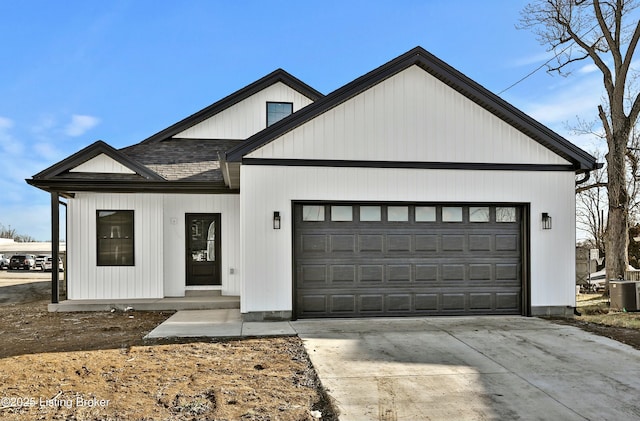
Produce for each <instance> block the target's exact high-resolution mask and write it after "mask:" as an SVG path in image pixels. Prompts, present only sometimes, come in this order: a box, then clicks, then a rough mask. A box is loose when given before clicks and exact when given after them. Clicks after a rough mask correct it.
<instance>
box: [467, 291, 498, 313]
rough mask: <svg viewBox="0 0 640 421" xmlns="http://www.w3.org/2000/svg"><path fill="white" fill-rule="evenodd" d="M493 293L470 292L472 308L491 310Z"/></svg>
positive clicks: (470, 306) (470, 305)
mask: <svg viewBox="0 0 640 421" xmlns="http://www.w3.org/2000/svg"><path fill="white" fill-rule="evenodd" d="M492 298H493V294H490V293H470V294H469V309H470V310H491V309H492V308H493V302H492V301H493V300H492Z"/></svg>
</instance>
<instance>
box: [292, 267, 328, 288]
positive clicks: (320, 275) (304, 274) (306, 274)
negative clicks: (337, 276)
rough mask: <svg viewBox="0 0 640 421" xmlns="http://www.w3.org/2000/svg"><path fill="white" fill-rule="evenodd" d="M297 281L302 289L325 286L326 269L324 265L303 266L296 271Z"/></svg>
mask: <svg viewBox="0 0 640 421" xmlns="http://www.w3.org/2000/svg"><path fill="white" fill-rule="evenodd" d="M298 272H299V273H298V280H299V282H300V283H301V286H302V287H306V286H310V285H317V284H325V283H326V282H327V268H326V266H325V265H303V266H300V270H299V271H298Z"/></svg>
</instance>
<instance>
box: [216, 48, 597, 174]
mask: <svg viewBox="0 0 640 421" xmlns="http://www.w3.org/2000/svg"><path fill="white" fill-rule="evenodd" d="M413 65H417V66H419V67H420V68H422V69H423V70H425V71H426V72H428V73H429V74H431V75H432V76H434V77H436V78H437V79H439V80H441V81H442V82H443V83H445V84H447V85H448V86H450V87H451V88H453V89H455V90H456V91H457V92H459V93H460V94H462V95H464V96H465V97H467V98H469V99H470V100H472V101H473V102H475V103H476V104H478V105H479V106H481V107H483V108H485V109H486V110H488V111H489V112H491V113H493V114H494V115H496V116H497V117H499V118H500V119H502V120H504V121H505V122H507V123H508V124H510V125H512V126H513V127H515V128H516V129H518V130H520V131H521V132H523V133H524V134H526V135H527V136H530V137H531V138H533V139H535V140H536V141H538V142H539V143H540V144H542V145H543V146H545V147H547V148H549V149H551V150H552V151H553V152H555V153H557V154H558V155H560V156H561V157H563V158H564V159H566V160H568V161H570V162H571V163H572V164H573V165H574V166H575V167H576V169H577V170H582V171H584V170H589V169H594V168H595V167H596V165H597V163H596V159H595V158H594V157H593V156H591V155H590V154H588V153H587V152H585V151H583V150H582V149H580V148H578V147H577V146H575V145H573V144H572V143H571V142H569V141H568V140H566V139H565V138H563V137H562V136H560V135H559V134H557V133H555V132H554V131H552V130H551V129H549V128H548V127H546V126H544V125H543V124H541V123H539V122H538V121H536V120H534V119H533V118H531V117H529V116H528V115H526V114H525V113H523V112H522V111H520V110H518V109H517V108H515V107H514V106H512V105H511V104H509V103H507V102H506V101H505V100H503V99H502V98H500V97H498V96H497V95H495V94H494V93H492V92H490V91H489V90H487V89H486V88H484V87H482V86H481V85H480V84H478V83H476V82H474V81H473V80H471V79H469V78H468V77H467V76H465V75H464V74H462V73H461V72H459V71H458V70H456V69H454V68H453V67H451V66H449V65H448V64H446V63H445V62H443V61H442V60H440V59H438V58H437V57H435V56H434V55H432V54H431V53H429V52H427V51H426V50H425V49H423V48H422V47H416V48H414V49H412V50H410V51H408V52H407V53H405V54H403V55H401V56H399V57H398V58H396V59H394V60H391V61H390V62H388V63H386V64H384V65H382V66H380V67H378V68H377V69H375V70H373V71H371V72H369V73H367V74H365V75H363V76H361V77H359V78H358V79H356V80H354V81H353V82H350V83H348V84H346V85H345V86H343V87H342V88H339V89H337V90H335V91H334V92H332V93H330V94H328V95H327V96H325V97H324V98H322V99H320V100H318V101H316V102H315V103H313V104H310V105H308V106H307V107H305V108H303V109H301V110H299V111H298V112H296V113H294V114H293V115H291V116H290V117H289V118H287V119H284V120H281V121H280V122H279V123H277V124H274V125H273V126H271V127H269V128H267V129H265V130H262V131H261V132H259V133H256V134H255V135H253V136H251V137H250V138H249V139H247V141H246V142H244V143H243V144H242V145H239V146H237V147H235V148H233V149H231V150H229V151H228V152H227V154H226V159H227V161H236V162H237V161H242V159H243V157H244V156H245V155H247V154H249V153H251V152H252V151H254V150H256V149H258V148H259V147H261V146H263V145H264V144H266V143H269V142H270V141H272V140H274V139H276V138H278V137H280V136H282V135H284V134H285V133H287V132H289V131H291V130H293V129H295V128H297V127H298V126H300V125H302V124H304V123H306V122H307V121H309V120H311V119H313V118H315V117H316V116H318V115H320V114H322V113H324V112H326V111H327V110H329V109H331V108H333V107H335V106H337V105H339V104H341V103H343V102H345V101H347V100H348V99H350V98H353V97H354V96H356V95H358V94H360V93H361V92H363V91H365V90H367V89H369V88H371V87H372V86H374V85H376V84H378V83H380V82H382V81H384V80H385V79H387V78H389V77H391V76H393V75H395V74H397V73H399V72H401V71H403V70H405V69H407V68H408V67H410V66H413Z"/></svg>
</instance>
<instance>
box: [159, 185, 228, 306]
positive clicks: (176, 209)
mask: <svg viewBox="0 0 640 421" xmlns="http://www.w3.org/2000/svg"><path fill="white" fill-rule="evenodd" d="M163 206H164V222H163V226H164V254H165V256H166V258H165V259H164V265H163V267H164V277H165V284H164V295H165V296H167V297H176V296H178V297H179V296H183V295H184V291H185V284H186V276H185V259H186V253H185V244H186V243H185V214H187V213H220V214H221V218H222V219H221V227H220V230H221V232H220V235H221V244H220V249H221V250H220V252H221V254H222V255H221V256H220V259H221V265H222V266H221V268H220V273H221V275H222V294H223V295H240V275H239V269H240V215H239V212H240V209H239V208H240V195H237V194H228V195H197V194H167V195H165V196H164V201H163ZM231 269H233V271H234V273H233V274H231Z"/></svg>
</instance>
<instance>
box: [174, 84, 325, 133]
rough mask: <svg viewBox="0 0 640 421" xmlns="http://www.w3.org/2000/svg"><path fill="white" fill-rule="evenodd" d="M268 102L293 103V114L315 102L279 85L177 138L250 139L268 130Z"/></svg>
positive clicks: (272, 86)
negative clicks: (265, 129) (266, 128)
mask: <svg viewBox="0 0 640 421" xmlns="http://www.w3.org/2000/svg"><path fill="white" fill-rule="evenodd" d="M267 101H269V102H292V103H293V111H294V112H296V111H298V110H299V109H300V108H303V107H305V106H307V105H309V104H311V103H312V102H313V101H312V100H311V99H309V98H307V97H306V96H304V95H302V94H301V93H299V92H298V91H296V90H294V89H292V88H290V87H288V86H287V85H285V84H284V83H282V82H278V83H275V84H273V85H271V86H269V87H268V88H265V89H263V90H262V91H260V92H258V93H256V94H254V95H252V96H251V97H249V98H247V99H245V100H244V101H241V102H239V103H237V104H235V105H233V106H231V107H229V108H227V109H226V110H224V111H222V112H220V113H218V114H216V115H214V116H213V117H211V118H209V119H207V120H205V121H203V122H201V123H199V124H196V125H195V126H193V127H190V128H188V129H187V130H184V131H183V132H181V133H178V134H177V135H175V136H174V137H176V138H188V139H247V138H248V137H250V136H251V135H254V134H256V133H257V132H259V131H260V130H262V129H264V128H265V127H267Z"/></svg>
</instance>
